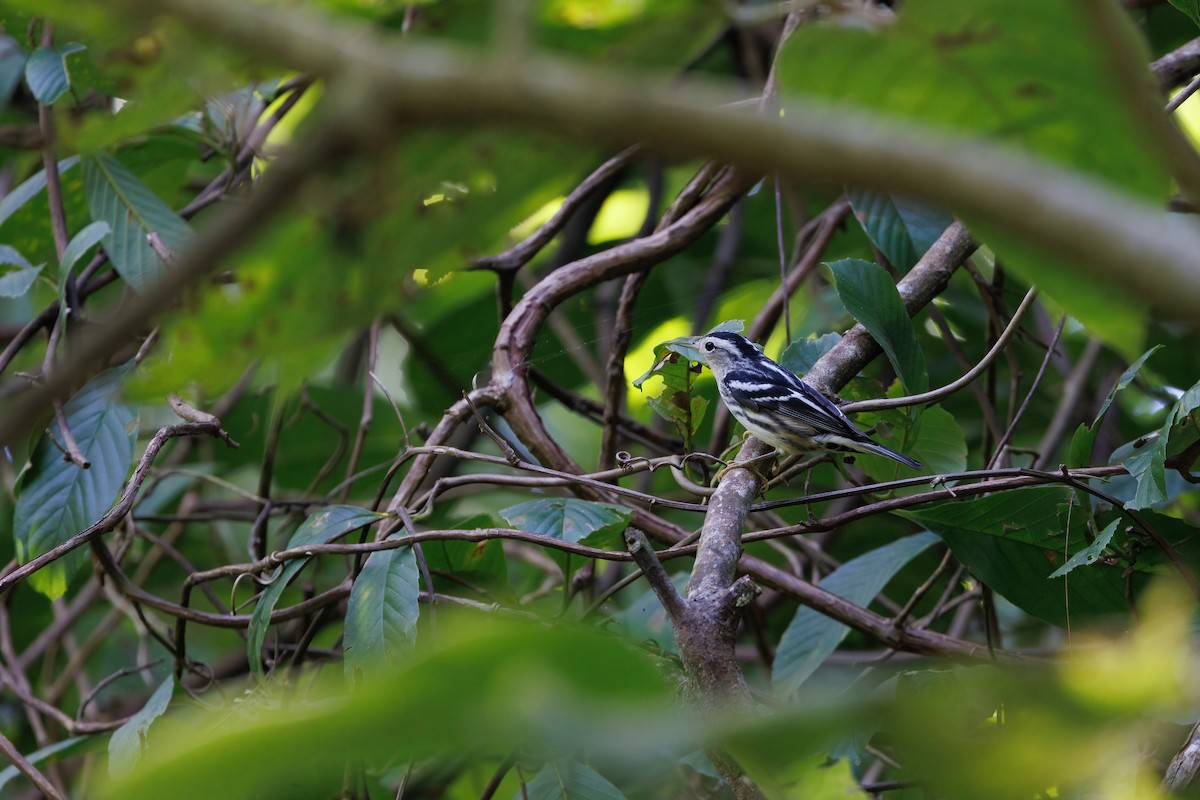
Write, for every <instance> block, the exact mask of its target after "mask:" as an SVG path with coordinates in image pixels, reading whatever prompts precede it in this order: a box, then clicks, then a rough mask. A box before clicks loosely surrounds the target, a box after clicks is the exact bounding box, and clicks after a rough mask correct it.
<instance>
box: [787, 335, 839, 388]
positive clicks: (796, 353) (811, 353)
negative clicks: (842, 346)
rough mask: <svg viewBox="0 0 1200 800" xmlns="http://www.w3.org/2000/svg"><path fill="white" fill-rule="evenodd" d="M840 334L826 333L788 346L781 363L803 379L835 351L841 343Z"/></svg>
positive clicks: (799, 340) (798, 340)
mask: <svg viewBox="0 0 1200 800" xmlns="http://www.w3.org/2000/svg"><path fill="white" fill-rule="evenodd" d="M841 339H842V335H841V334H840V333H826V334H823V335H821V336H817V337H814V338H811V339H797V340H796V341H794V342H792V343H791V344H789V345H788V346H787V349H786V350H784V351H783V355H782V356H780V357H779V363H780V364H781V365H783V366H785V367H787V368H788V369H790V370H791V371H792V372H794V373H796V374H797V375H800V376H801V377H803V376H804V375H806V374H807V373H808V371H809V370H810V369H812V368H813V364H816V363H817V361H818V360H819V359H820V358H821V356H823V355H825V354H826V353H828V352H829V351H830V350H832V349H833V346H834V345H835V344H837V343H838V342H840V341H841Z"/></svg>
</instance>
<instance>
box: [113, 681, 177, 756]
mask: <svg viewBox="0 0 1200 800" xmlns="http://www.w3.org/2000/svg"><path fill="white" fill-rule="evenodd" d="M174 692H175V678H174V677H173V676H170V675H168V676H167V679H166V680H165V681H163V682H162V683H161V684H159V686H158V688H157V689H155V690H154V694H152V695H150V699H149V700H147V701H146V705H144V706H142V710H141V711H139V712H137V713H136V714H134V715H133V716H132V717H130V718H129V719H128V720H126V722H125V724H124V725H122V726H121V727H119V728H117V729H116V730H115V731H113V735H112V738H111V739H109V740H108V774H109V775H111V776H113V777H114V778H116V777H120V776H121V775H124V774H125V773H127V772H129V771H130V770H132V769H133V768H134V767H135V766H137V763H138V761H139V760H140V759H141V757H142V752H143V751H144V750H145V747H146V734H147V733H148V732H149V731H150V726H151V725H152V724H153V723H154V720H156V719H158V718H159V717H161V716H162V715H163V712H165V711H166V710H167V706H168V705H169V704H170V702H171V695H172V694H174Z"/></svg>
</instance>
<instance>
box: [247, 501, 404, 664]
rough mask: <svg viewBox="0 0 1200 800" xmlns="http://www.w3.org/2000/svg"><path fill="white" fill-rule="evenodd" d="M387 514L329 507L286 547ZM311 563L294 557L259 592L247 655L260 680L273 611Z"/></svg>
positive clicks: (334, 536) (311, 541)
mask: <svg viewBox="0 0 1200 800" xmlns="http://www.w3.org/2000/svg"><path fill="white" fill-rule="evenodd" d="M384 516H385V515H384V514H379V513H376V512H374V511H367V510H366V509H362V508H359V507H358V506H327V507H325V508H323V509H321V510H320V511H318V512H316V513H315V514H313V515H312V516H310V517H309V518H308V519H306V520H304V522H303V523H302V524H301V525H300V527H299V528H297V529H296V532H295V533H293V534H292V538H291V539H289V540H288V543H287V548H285V549H291V548H293V547H304V546H305V545H310V544H324V543H325V542H330V541H333V540H334V539H337V538H338V537H340V536H345V535H346V534H347V533H349V532H350V531H353V530H356V529H358V528H361V527H363V526H364V525H370V524H371V523H372V522H375V521H377V520H380V519H382V518H383V517H384ZM307 563H308V559H307V558H294V559H292V560H291V561H288V562H287V563H286V564H284V565H283V566H282V567H280V569H279V572H278V574H277V575H276V576H275V577H274V578H273V579H272V580H271V583H270V584H269V585H268V586H267V588H266V589H264V590H263V592H262V594H261V595H259V598H258V603H257V604H256V605H255V606H254V611H253V613H251V615H250V626H249V629H248V630H247V631H246V654H247V656H248V657H249V659H250V669H251V670H252V671H253V672H254V674H255V675H256V676H257V677H258V678H259V679H260V680H261V679H263V678H265V677H266V672H265V670H264V669H263V663H262V646H263V642H264V641H265V640H266V637H267V626H268V625H270V624H271V612H272V611H274V610H275V605H276V603H278V602H279V597H280V595H282V594H283V590H284V589H286V588H287V585H288V583H289V582H290V581H291V580H292V578H294V577H296V574H297V573H298V572H300V570H302V569H303V568H304V565H305V564H307Z"/></svg>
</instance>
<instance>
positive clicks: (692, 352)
mask: <svg viewBox="0 0 1200 800" xmlns="http://www.w3.org/2000/svg"><path fill="white" fill-rule="evenodd" d="M703 338H704V337H703V336H680V337H678V338H676V339H670V340H668V341H666V342H663V344H662V346H663V347H665V348H666V349H667V350H670V351H671V352H672V353H678V354H679V355H681V356H683V357H684V358H686V359H687V360H688V361H699V362H700V363H701V364H708V360H707V359H706V358H705V357H704V354H703V353H702V352H701V351H700V348H699V346H698V345H699V344H700V340H701V339H703Z"/></svg>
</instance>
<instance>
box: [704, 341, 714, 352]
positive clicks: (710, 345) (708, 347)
mask: <svg viewBox="0 0 1200 800" xmlns="http://www.w3.org/2000/svg"><path fill="white" fill-rule="evenodd" d="M704 349H705V350H706V351H707V352H709V353H711V352H712V351H713V350H716V349H717V346H716V345H715V344H713V343H712V342H705V343H704Z"/></svg>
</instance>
